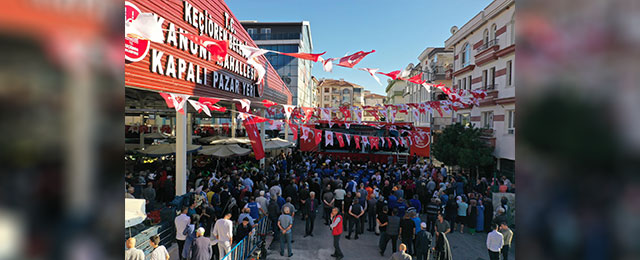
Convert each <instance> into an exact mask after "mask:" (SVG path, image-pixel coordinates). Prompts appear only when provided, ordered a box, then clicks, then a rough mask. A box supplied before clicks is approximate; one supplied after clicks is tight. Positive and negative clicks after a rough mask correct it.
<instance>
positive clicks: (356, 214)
mask: <svg viewBox="0 0 640 260" xmlns="http://www.w3.org/2000/svg"><path fill="white" fill-rule="evenodd" d="M363 214H364V211H363V210H362V206H360V204H359V203H358V200H353V202H352V203H351V206H350V207H349V215H350V216H351V217H350V218H349V234H348V235H347V237H346V238H347V239H351V232H353V227H354V226H355V228H356V237H355V238H354V239H358V231H359V226H360V217H362V215H363Z"/></svg>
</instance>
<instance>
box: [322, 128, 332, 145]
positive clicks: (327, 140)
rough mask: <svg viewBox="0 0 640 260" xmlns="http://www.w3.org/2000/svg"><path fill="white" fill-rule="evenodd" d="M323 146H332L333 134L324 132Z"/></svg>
mask: <svg viewBox="0 0 640 260" xmlns="http://www.w3.org/2000/svg"><path fill="white" fill-rule="evenodd" d="M324 145H325V146H327V145H333V132H331V131H324Z"/></svg>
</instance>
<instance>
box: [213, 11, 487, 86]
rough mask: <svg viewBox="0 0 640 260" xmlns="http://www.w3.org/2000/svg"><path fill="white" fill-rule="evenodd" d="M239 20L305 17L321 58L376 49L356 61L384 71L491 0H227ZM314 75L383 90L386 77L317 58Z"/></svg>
mask: <svg viewBox="0 0 640 260" xmlns="http://www.w3.org/2000/svg"><path fill="white" fill-rule="evenodd" d="M226 2H227V5H228V6H229V8H230V9H231V11H232V12H233V13H234V14H235V16H236V17H237V18H238V19H239V20H258V21H262V22H292V21H303V20H305V21H309V23H310V25H311V37H312V39H313V47H314V53H320V52H324V51H326V52H327V53H326V54H325V55H323V56H322V57H323V58H333V57H342V56H344V54H345V53H347V52H348V53H349V54H351V53H354V52H357V51H360V50H362V51H370V50H372V49H373V50H376V52H375V53H372V54H369V56H367V57H366V58H364V59H363V60H362V61H361V62H360V63H358V65H356V67H360V68H380V71H382V72H390V71H394V70H399V69H403V68H404V67H405V66H407V64H409V63H414V64H415V63H417V62H418V55H420V53H421V52H422V51H423V50H424V49H426V48H427V47H441V46H444V41H445V40H446V39H447V38H449V36H450V35H451V33H450V32H449V29H450V28H451V26H453V25H456V26H458V27H462V25H464V24H465V23H466V22H467V21H469V20H470V19H471V18H473V16H475V15H476V14H478V12H480V11H481V10H482V9H484V8H485V7H486V6H487V5H488V4H489V3H491V0H396V1H386V0H385V1H382V0H380V1H372V0H368V1H367V0H226ZM312 75H314V76H315V77H316V78H323V77H324V78H334V79H340V78H344V80H346V81H349V82H353V83H356V84H358V85H361V86H363V87H365V89H367V90H371V91H372V92H374V93H378V94H382V95H384V94H385V93H384V89H385V87H386V81H387V79H388V77H386V76H384V75H378V76H379V78H380V80H381V82H382V84H383V86H380V85H378V83H377V82H376V81H375V80H374V79H373V78H372V77H371V76H370V75H369V74H368V73H367V72H365V71H360V70H355V69H349V68H344V67H339V66H334V68H333V72H325V71H323V70H322V64H321V63H315V64H314V66H313V72H312Z"/></svg>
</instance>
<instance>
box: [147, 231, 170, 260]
mask: <svg viewBox="0 0 640 260" xmlns="http://www.w3.org/2000/svg"><path fill="white" fill-rule="evenodd" d="M149 245H151V247H152V248H153V251H151V254H149V260H169V252H168V251H167V248H166V247H164V246H161V245H160V237H159V236H158V235H154V236H152V237H150V238H149Z"/></svg>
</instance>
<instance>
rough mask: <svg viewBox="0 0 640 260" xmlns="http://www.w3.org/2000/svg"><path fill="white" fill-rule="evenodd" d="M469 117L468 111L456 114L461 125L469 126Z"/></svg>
mask: <svg viewBox="0 0 640 260" xmlns="http://www.w3.org/2000/svg"><path fill="white" fill-rule="evenodd" d="M470 119H471V116H470V114H469V113H465V114H458V122H459V123H460V124H461V125H463V126H469V123H470V122H471V120H470Z"/></svg>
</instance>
